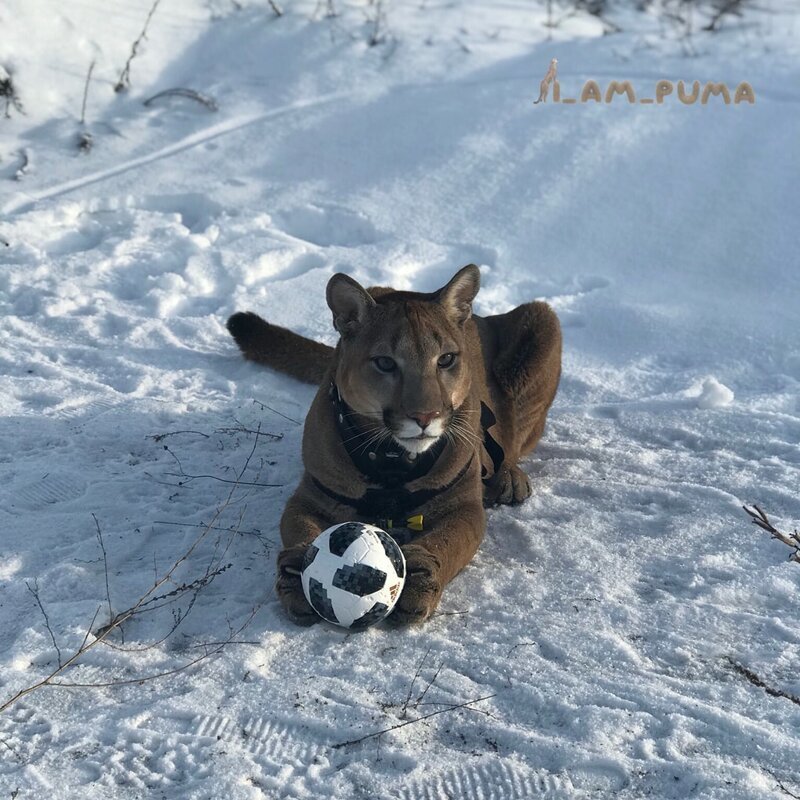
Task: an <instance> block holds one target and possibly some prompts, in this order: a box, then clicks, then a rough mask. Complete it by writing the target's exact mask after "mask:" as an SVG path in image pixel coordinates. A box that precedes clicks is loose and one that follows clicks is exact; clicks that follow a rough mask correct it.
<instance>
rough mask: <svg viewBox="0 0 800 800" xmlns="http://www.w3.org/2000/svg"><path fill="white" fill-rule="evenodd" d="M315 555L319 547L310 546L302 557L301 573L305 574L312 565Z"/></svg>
mask: <svg viewBox="0 0 800 800" xmlns="http://www.w3.org/2000/svg"><path fill="white" fill-rule="evenodd" d="M317 553H319V547H316V546H315V545H313V544H310V545H309V546H308V550H306V554H305V555H304V556H303V563H302V564H301V565H300V571H301V572H305V571H306V570H307V569H308V568H309V567H310V566H311V565H312V564H313V563H314V559H315V558H316V557H317Z"/></svg>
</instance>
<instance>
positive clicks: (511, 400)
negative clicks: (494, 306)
mask: <svg viewBox="0 0 800 800" xmlns="http://www.w3.org/2000/svg"><path fill="white" fill-rule="evenodd" d="M487 321H488V322H489V324H490V325H492V327H493V328H494V330H495V335H496V340H497V341H498V342H502V346H501V347H500V348H499V349H498V351H497V352H496V353H495V355H494V359H493V363H492V365H491V368H492V371H493V374H494V378H495V381H496V383H497V386H498V388H499V390H500V398H499V402H498V403H497V408H496V409H495V414H496V415H497V418H498V421H499V427H500V432H501V435H502V445H503V449H504V450H505V460H504V462H503V464H502V465H501V467H500V469H499V470H498V471H497V473H496V474H495V475H494V476H493V478H492V479H491V481H490V482H489V485H488V486H487V487H486V491H485V501H486V503H487V504H488V505H493V504H496V503H504V504H505V503H509V504H514V503H521V502H522V501H523V500H525V499H526V498H527V497H529V496H530V493H531V489H530V482H529V481H528V478H527V476H526V475H525V473H524V472H523V471H522V470H521V469H520V468H519V467H518V466H517V461H518V460H519V459H520V457H522V456H524V455H526V454H527V453H530V452H531V451H532V450H533V448H534V447H536V444H537V443H538V441H539V439H540V438H541V436H542V433H543V432H544V425H545V420H546V418H547V411H548V409H549V408H550V405H551V404H552V402H553V398H554V397H555V394H556V389H557V388H558V381H559V378H560V376H561V328H560V326H559V323H558V317H556V314H555V312H554V311H553V309H552V308H550V306H549V305H547V303H542V302H538V301H537V302H533V303H526V304H525V305H522V306H518V307H517V308H515V309H513V310H512V311H509V312H508V313H506V314H501V315H498V316H496V317H490V318H489V319H488V320H487Z"/></svg>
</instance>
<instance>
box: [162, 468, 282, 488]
mask: <svg viewBox="0 0 800 800" xmlns="http://www.w3.org/2000/svg"><path fill="white" fill-rule="evenodd" d="M164 474H165V475H169V477H170V478H185V479H186V480H183V481H178V483H177V484H174V485H175V486H184V485H185V484H187V483H189V482H190V481H197V480H201V479H205V480H212V481H219V482H220V483H232V484H235V485H236V486H265V487H267V488H270V489H276V488H280V487H282V486H283V484H282V483H258V481H239V480H236V481H232V480H229V479H228V478H220V477H218V476H217V475H188V474H187V473H185V472H165V473H164Z"/></svg>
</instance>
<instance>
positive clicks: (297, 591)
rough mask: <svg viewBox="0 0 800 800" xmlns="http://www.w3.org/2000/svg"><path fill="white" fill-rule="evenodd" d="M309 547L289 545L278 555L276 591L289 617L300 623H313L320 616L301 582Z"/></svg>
mask: <svg viewBox="0 0 800 800" xmlns="http://www.w3.org/2000/svg"><path fill="white" fill-rule="evenodd" d="M307 549H308V548H307V547H306V546H305V545H300V546H298V547H287V548H286V549H285V550H281V552H280V554H279V555H278V580H277V581H276V583H275V591H276V592H277V594H278V599H279V600H280V601H281V605H282V606H283V608H284V610H285V611H286V614H287V616H288V617H289V619H290V620H291V621H292V622H294V623H296V624H298V625H313V624H314V623H315V622H318V621H319V619H320V617H319V615H318V614H317V612H316V611H314V609H313V608H312V607H311V604H310V603H309V602H308V600H306V596H305V594H304V593H303V586H302V584H301V583H300V569H301V567H302V565H303V557H304V556H305V554H306V550H307Z"/></svg>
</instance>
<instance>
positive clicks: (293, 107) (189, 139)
mask: <svg viewBox="0 0 800 800" xmlns="http://www.w3.org/2000/svg"><path fill="white" fill-rule="evenodd" d="M346 96H349V95H348V93H345V92H333V93H331V94H326V95H321V96H320V97H314V98H312V99H310V100H298V101H296V102H294V103H289V104H288V105H285V106H280V107H278V108H273V109H270V110H269V111H262V112H260V113H258V114H243V115H241V116H238V117H234V118H233V119H229V120H225V121H224V122H221V123H219V124H218V125H212V126H211V127H209V128H204V129H203V130H202V131H198V132H197V133H193V134H191V135H190V136H186V137H184V138H183V139H181V140H180V141H178V142H175V143H174V144H170V145H167V146H166V147H162V148H161V149H159V150H156V151H155V152H153V153H148V154H147V155H144V156H139V157H138V158H132V159H130V160H129V161H124V162H123V163H122V164H117V165H116V166H114V167H109V168H108V169H102V170H98V171H97V172H92V173H90V174H89V175H84V176H82V177H80V178H75V179H74V180H71V181H64V182H63V183H58V184H56V185H55V186H50V187H49V188H46V189H41V190H39V191H38V192H26V193H25V195H24V196H21V197H17V198H16V199H15V200H11V201H9V202H8V203H6V204H5V205H4V206H3V208H2V212H1V213H2V214H3V215H9V216H10V215H12V214H19V213H20V212H23V211H28V210H30V209H31V208H33V207H34V206H35V205H36V203H39V202H41V201H42V200H49V199H51V198H53V197H58V196H60V195H62V194H68V193H69V192H73V191H75V190H76V189H81V188H83V187H84V186H90V185H91V184H93V183H99V182H100V181H104V180H106V179H107V178H113V177H114V176H116V175H120V174H122V173H124V172H130V170H132V169H137V168H138V167H143V166H145V165H147V164H152V163H153V162H154V161H160V160H161V159H163V158H169V157H170V156H174V155H176V154H178V153H182V152H183V151H185V150H191V149H192V148H193V147H197V146H198V145H201V144H205V143H206V142H210V141H211V140H213V139H217V138H219V137H220V136H225V135H227V134H229V133H234V132H235V131H240V130H242V129H243V128H247V127H249V126H250V125H254V124H256V123H257V122H263V121H264V120H268V119H273V118H275V117H280V116H283V115H284V114H289V113H291V112H292V111H300V110H302V109H305V108H315V107H317V106H323V105H327V104H328V103H332V102H334V101H336V100H340V99H342V98H344V97H346Z"/></svg>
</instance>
